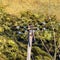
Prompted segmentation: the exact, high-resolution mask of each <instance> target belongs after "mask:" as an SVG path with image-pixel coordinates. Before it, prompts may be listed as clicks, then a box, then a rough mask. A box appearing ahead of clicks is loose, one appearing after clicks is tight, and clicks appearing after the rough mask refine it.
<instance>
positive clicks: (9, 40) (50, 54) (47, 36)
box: [0, 7, 60, 60]
mask: <svg viewBox="0 0 60 60" xmlns="http://www.w3.org/2000/svg"><path fill="white" fill-rule="evenodd" d="M0 8H1V9H0V60H26V57H27V43H28V31H27V26H28V25H29V24H30V23H31V24H32V25H34V26H35V27H37V30H36V31H35V39H36V42H35V43H33V47H32V56H33V57H34V59H35V60H54V59H55V60H58V59H59V52H60V49H59V48H60V34H59V33H60V22H57V19H56V16H55V15H48V14H42V13H33V12H30V11H27V12H23V13H21V16H20V17H16V16H13V15H10V14H7V13H6V12H4V10H3V8H2V7H0Z"/></svg>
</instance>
